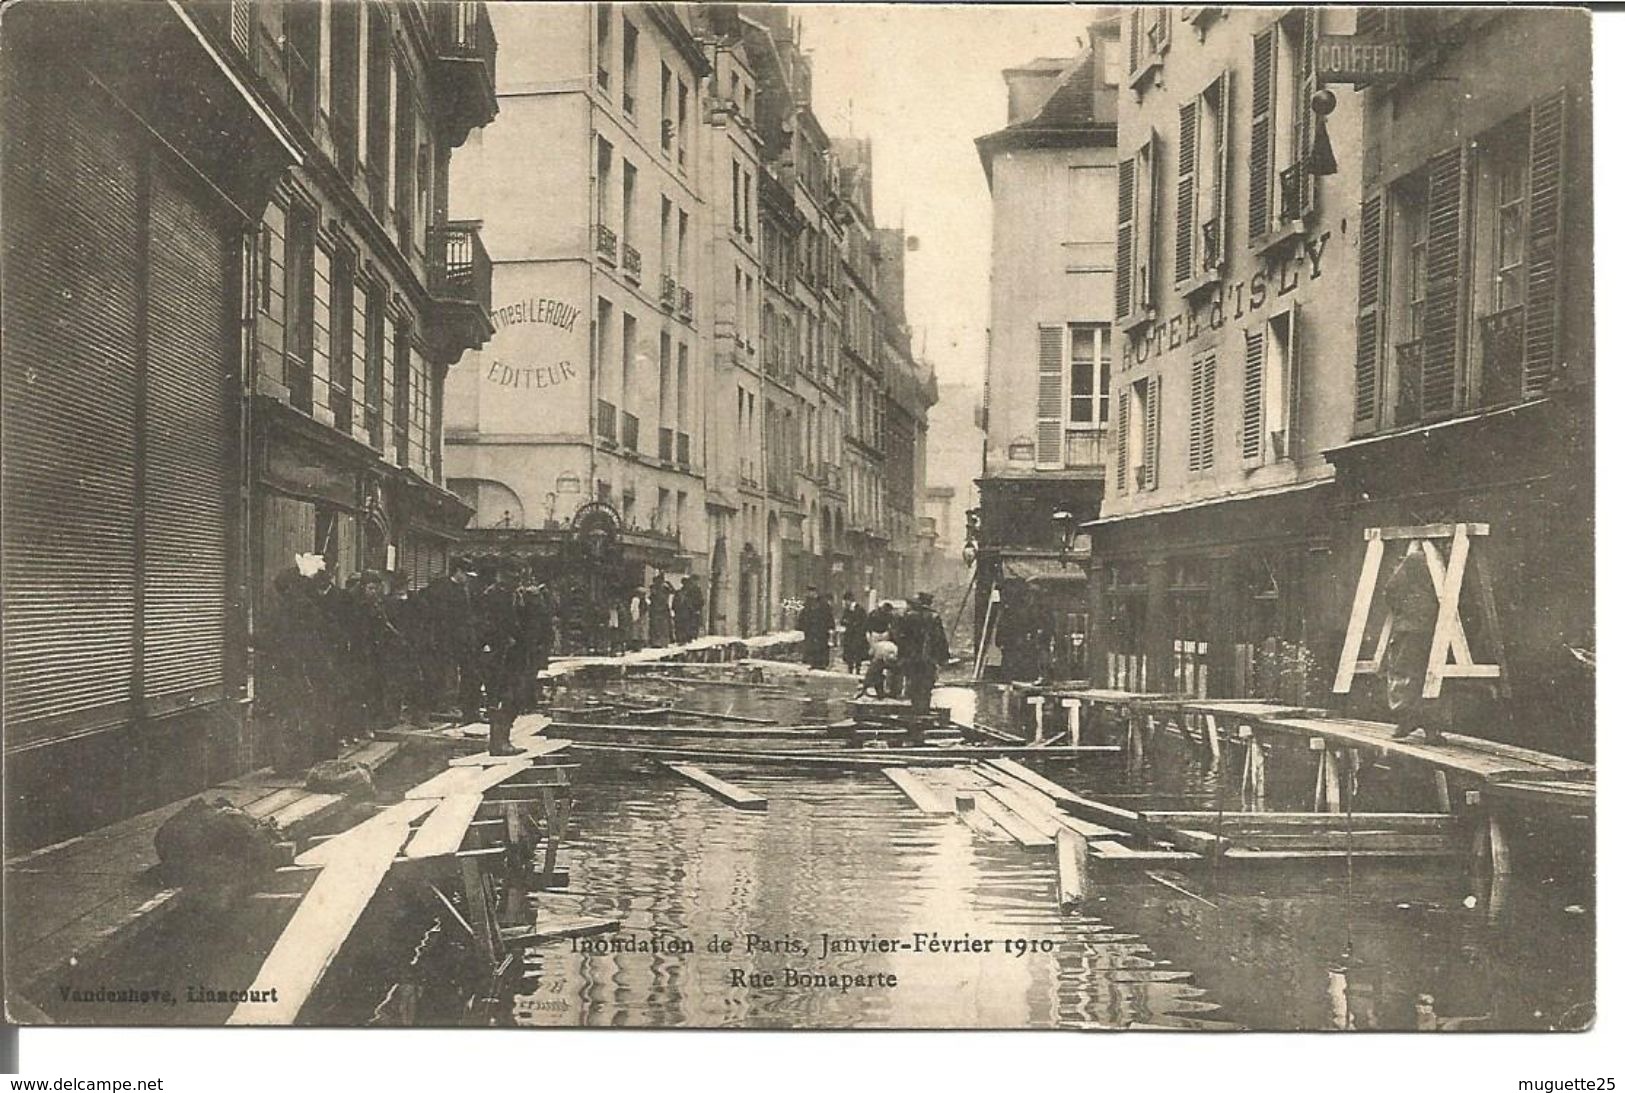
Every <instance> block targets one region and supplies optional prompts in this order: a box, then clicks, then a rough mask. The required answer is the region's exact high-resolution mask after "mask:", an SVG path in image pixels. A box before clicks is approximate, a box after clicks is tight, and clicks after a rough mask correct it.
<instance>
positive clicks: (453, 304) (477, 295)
mask: <svg viewBox="0 0 1625 1093" xmlns="http://www.w3.org/2000/svg"><path fill="white" fill-rule="evenodd" d="M429 296H430V297H431V298H432V301H433V306H432V308H431V310H430V313H429V314H430V315H431V316H432V320H433V321H432V322H430V323H429V324H428V325H429V343H430V344H429V351H430V357H431V358H432V359H433V360H435V361H436V362H437V363H443V364H452V363H455V362H456V360H457V358H458V357H460V356H462V354H463V351H464V350H466V349H478V348H479V347H480V346H482V345H484V344H485V343H486V341H487V340H488V339H489V338H490V337H491V335H492V333H493V332H494V330H495V328H494V327H493V326H492V324H491V256H490V255H488V254H486V253H485V244H484V242H483V241H482V240H481V239H480V222H479V221H478V220H453V221H450V222H449V223H447V224H446V225H444V226H443V227H440V228H435V229H433V230H431V231H430V232H429Z"/></svg>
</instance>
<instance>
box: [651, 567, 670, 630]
mask: <svg viewBox="0 0 1625 1093" xmlns="http://www.w3.org/2000/svg"><path fill="white" fill-rule="evenodd" d="M671 593H672V588H671V585H670V584H668V583H667V582H666V574H665V572H664V571H657V572H656V573H655V579H654V580H653V581H651V582H650V583H649V644H650V645H652V646H654V647H655V648H656V649H659V648H662V647H664V646H667V645H670V644H671Z"/></svg>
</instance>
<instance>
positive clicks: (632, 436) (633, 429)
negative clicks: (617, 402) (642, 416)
mask: <svg viewBox="0 0 1625 1093" xmlns="http://www.w3.org/2000/svg"><path fill="white" fill-rule="evenodd" d="M621 447H623V448H625V449H626V450H627V451H629V452H635V451H637V450H638V416H637V415H636V414H629V413H627V412H626V411H625V410H622V411H621Z"/></svg>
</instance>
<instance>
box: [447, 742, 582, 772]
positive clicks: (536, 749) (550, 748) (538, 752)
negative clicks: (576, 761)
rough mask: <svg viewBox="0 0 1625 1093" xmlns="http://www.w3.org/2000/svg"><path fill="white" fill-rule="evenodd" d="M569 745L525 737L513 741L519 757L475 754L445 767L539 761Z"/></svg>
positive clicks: (458, 759)
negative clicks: (527, 760)
mask: <svg viewBox="0 0 1625 1093" xmlns="http://www.w3.org/2000/svg"><path fill="white" fill-rule="evenodd" d="M570 743H571V742H570V741H569V740H554V739H547V740H543V739H541V738H540V737H526V738H524V739H522V740H516V741H514V747H516V748H518V749H519V751H520V753H521V754H519V755H490V754H488V753H486V752H477V753H475V754H473V755H459V756H458V757H457V758H455V759H453V760H451V761H450V762H449V763H448V764H447V766H452V767H496V766H501V765H503V764H504V763H512V762H513V761H514V760H515V759H523V758H530V759H540V758H542V757H543V756H546V755H553V754H555V753H556V752H561V751H563V750H564V749H565V748H568V747H569V746H570Z"/></svg>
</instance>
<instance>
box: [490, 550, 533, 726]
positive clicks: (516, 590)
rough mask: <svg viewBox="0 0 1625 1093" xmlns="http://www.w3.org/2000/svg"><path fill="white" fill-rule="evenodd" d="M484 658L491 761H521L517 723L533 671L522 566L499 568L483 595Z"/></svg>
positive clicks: (504, 563) (505, 562) (509, 562)
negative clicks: (496, 758) (494, 757)
mask: <svg viewBox="0 0 1625 1093" xmlns="http://www.w3.org/2000/svg"><path fill="white" fill-rule="evenodd" d="M479 627H480V628H479V641H480V658H481V660H482V661H483V663H484V667H485V695H486V706H487V718H488V720H489V722H490V725H491V735H490V746H489V748H488V749H487V750H488V751H489V752H490V753H491V754H492V755H517V754H518V753H519V749H518V748H516V747H514V746H513V745H512V743H510V739H511V735H512V732H513V722H514V718H515V717H516V716H518V713H519V703H520V702H521V701H522V700H523V698H524V695H525V675H526V673H527V672H529V671H530V666H531V663H532V661H531V656H532V653H531V640H530V630H529V627H528V625H527V619H526V608H525V593H524V592H523V590H522V589H521V588H520V586H519V563H518V562H517V561H515V560H514V559H512V558H503V559H500V560H499V561H498V562H497V579H496V581H495V583H493V584H492V585H491V586H490V587H489V588H487V589H486V590H485V591H484V592H482V593H481V594H480V600H479Z"/></svg>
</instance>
